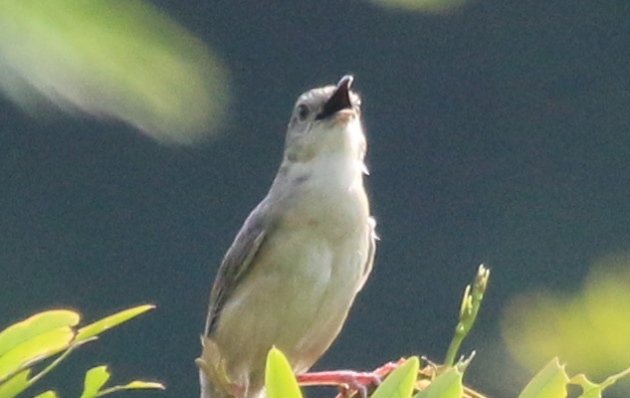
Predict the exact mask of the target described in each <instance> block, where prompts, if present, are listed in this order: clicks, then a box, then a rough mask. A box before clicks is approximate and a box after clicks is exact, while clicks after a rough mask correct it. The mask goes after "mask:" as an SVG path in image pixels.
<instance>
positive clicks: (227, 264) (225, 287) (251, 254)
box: [204, 201, 271, 336]
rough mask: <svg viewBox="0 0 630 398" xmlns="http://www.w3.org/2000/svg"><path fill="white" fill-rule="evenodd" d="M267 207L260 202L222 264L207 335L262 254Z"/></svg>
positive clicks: (214, 289) (211, 301)
mask: <svg viewBox="0 0 630 398" xmlns="http://www.w3.org/2000/svg"><path fill="white" fill-rule="evenodd" d="M264 206H265V201H263V202H261V204H260V205H258V207H256V209H254V211H252V213H251V214H250V215H249V217H247V220H245V224H244V225H243V227H242V228H241V230H240V231H239V232H238V234H237V235H236V238H235V239H234V242H233V243H232V246H230V249H229V250H228V251H227V253H226V254H225V257H224V258H223V261H222V262H221V266H220V267H219V272H218V274H217V277H216V279H215V281H214V286H213V287H212V293H210V309H209V310H208V318H207V319H206V328H205V331H204V335H205V336H208V335H209V334H210V333H211V332H212V331H213V329H214V328H215V327H216V325H217V321H218V319H219V315H220V313H221V310H222V308H223V305H225V302H226V301H227V300H228V299H229V297H230V295H232V293H234V290H235V288H236V287H237V286H239V284H240V282H242V280H243V278H244V277H245V276H246V275H247V274H248V273H249V271H250V270H251V265H252V264H253V263H254V260H255V258H256V256H257V255H258V253H259V252H260V248H261V247H262V246H263V243H264V241H265V238H266V237H267V236H268V235H269V228H270V226H271V223H270V222H269V219H270V217H269V216H268V215H266V213H267V212H265V211H263V207H264Z"/></svg>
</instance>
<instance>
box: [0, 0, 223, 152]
mask: <svg viewBox="0 0 630 398" xmlns="http://www.w3.org/2000/svg"><path fill="white" fill-rule="evenodd" d="M0 90H3V91H4V92H5V93H6V94H7V95H8V97H9V98H10V99H12V100H13V101H14V102H16V103H18V104H20V105H21V106H22V107H23V108H24V109H26V110H27V111H31V112H33V113H39V110H40V108H41V106H40V105H41V104H43V103H53V104H55V105H57V106H59V107H61V108H62V109H65V110H67V111H73V110H81V111H84V112H88V113H90V114H93V115H95V116H108V117H113V118H115V119H119V120H122V121H124V122H126V123H129V124H131V125H133V126H135V127H137V128H138V129H140V130H142V131H143V132H145V133H147V134H149V135H150V136H152V137H153V138H155V139H157V140H159V141H162V142H171V143H194V142H197V141H199V140H201V139H203V138H205V137H206V136H207V135H208V134H211V133H212V132H215V131H216V130H217V127H218V126H219V125H220V122H221V120H222V118H223V116H224V113H225V109H226V106H227V103H228V97H229V82H228V77H227V71H226V69H225V68H224V67H223V66H222V65H221V62H219V60H218V59H217V57H216V56H214V55H212V54H211V53H210V51H209V49H208V48H207V47H206V46H205V44H204V43H203V42H202V41H201V40H199V39H197V38H195V37H194V36H193V35H191V34H190V33H189V32H187V31H186V30H185V29H184V28H183V27H181V26H180V25H178V24H177V23H176V22H175V21H173V20H172V19H170V18H169V17H168V16H166V15H165V14H163V13H162V12H160V11H159V10H158V9H157V8H155V7H154V6H152V5H150V4H149V3H147V2H144V1H140V0H91V1H82V0H63V1H60V0H47V1H35V0H20V1H11V0H0ZM44 98H45V99H46V101H42V100H43V99H44Z"/></svg>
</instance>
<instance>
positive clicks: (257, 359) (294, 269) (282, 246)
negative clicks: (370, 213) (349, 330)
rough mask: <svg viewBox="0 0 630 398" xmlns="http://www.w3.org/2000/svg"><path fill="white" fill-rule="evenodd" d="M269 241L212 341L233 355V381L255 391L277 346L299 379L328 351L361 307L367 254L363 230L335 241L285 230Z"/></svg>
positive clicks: (307, 232) (230, 368)
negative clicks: (357, 303)
mask: <svg viewBox="0 0 630 398" xmlns="http://www.w3.org/2000/svg"><path fill="white" fill-rule="evenodd" d="M366 225H367V224H366ZM269 239H270V240H269V241H266V242H265V244H264V245H263V248H262V249H261V250H262V251H261V253H260V254H259V256H257V264H256V266H255V267H253V268H252V270H251V272H252V274H250V275H246V276H245V277H244V281H243V283H242V286H240V287H239V288H238V289H237V290H236V291H235V292H234V293H233V295H232V296H231V298H230V300H229V302H228V303H227V304H226V306H225V307H224V308H223V311H222V314H221V318H220V320H219V322H218V325H217V329H216V332H215V334H214V336H213V338H214V339H215V340H217V343H218V344H219V346H220V347H225V350H224V351H225V352H227V353H234V354H233V357H232V358H225V359H226V362H227V366H228V371H229V372H230V374H231V377H233V378H235V379H237V380H241V381H243V382H245V383H246V384H250V385H251V387H253V388H256V387H257V385H258V384H261V383H262V381H263V374H264V362H265V357H266V354H267V351H268V350H269V348H270V347H271V346H272V345H275V346H277V347H278V348H280V349H281V350H282V351H283V352H284V353H285V354H286V355H287V357H288V358H289V361H290V362H291V364H292V365H293V368H294V370H295V371H296V372H302V371H305V370H307V369H308V368H309V367H310V366H312V364H313V363H314V362H315V361H316V360H317V359H318V358H319V357H320V356H321V355H322V354H323V353H324V351H326V349H327V348H328V347H329V346H330V344H331V343H332V341H333V340H334V338H335V337H336V336H337V334H338V333H339V331H340V329H341V326H342V325H343V322H344V320H345V318H346V315H347V313H348V310H349V308H350V306H351V304H352V301H353V300H354V297H355V295H356V292H357V288H358V285H359V284H360V283H361V280H362V276H363V265H364V263H365V261H366V255H367V254H366V253H367V252H368V250H367V245H368V231H367V229H364V228H357V229H356V231H354V232H353V233H350V234H348V235H347V236H345V237H344V239H335V240H331V239H329V238H328V237H326V236H321V234H319V233H317V231H315V230H313V229H312V228H283V227H282V226H279V227H278V228H277V229H276V230H275V231H274V233H273V234H272V236H271V237H270V238H269ZM243 314H247V315H246V316H243Z"/></svg>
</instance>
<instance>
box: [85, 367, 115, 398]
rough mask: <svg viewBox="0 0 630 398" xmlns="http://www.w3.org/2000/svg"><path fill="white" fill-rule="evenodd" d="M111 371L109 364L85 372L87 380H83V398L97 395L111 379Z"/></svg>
mask: <svg viewBox="0 0 630 398" xmlns="http://www.w3.org/2000/svg"><path fill="white" fill-rule="evenodd" d="M109 376H110V375H109V371H108V370H107V366H97V367H94V368H92V369H90V370H88V371H87V372H86V373H85V380H84V382H83V392H82V393H81V398H92V397H96V394H97V393H98V392H99V391H100V389H101V388H102V387H103V386H104V385H105V383H107V380H109Z"/></svg>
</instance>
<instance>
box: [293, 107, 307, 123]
mask: <svg viewBox="0 0 630 398" xmlns="http://www.w3.org/2000/svg"><path fill="white" fill-rule="evenodd" d="M310 112H311V111H310V109H308V106H306V105H304V104H300V105H298V107H297V112H296V114H297V117H298V119H299V120H300V121H301V122H303V121H304V120H306V118H307V117H308V114H309V113H310Z"/></svg>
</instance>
